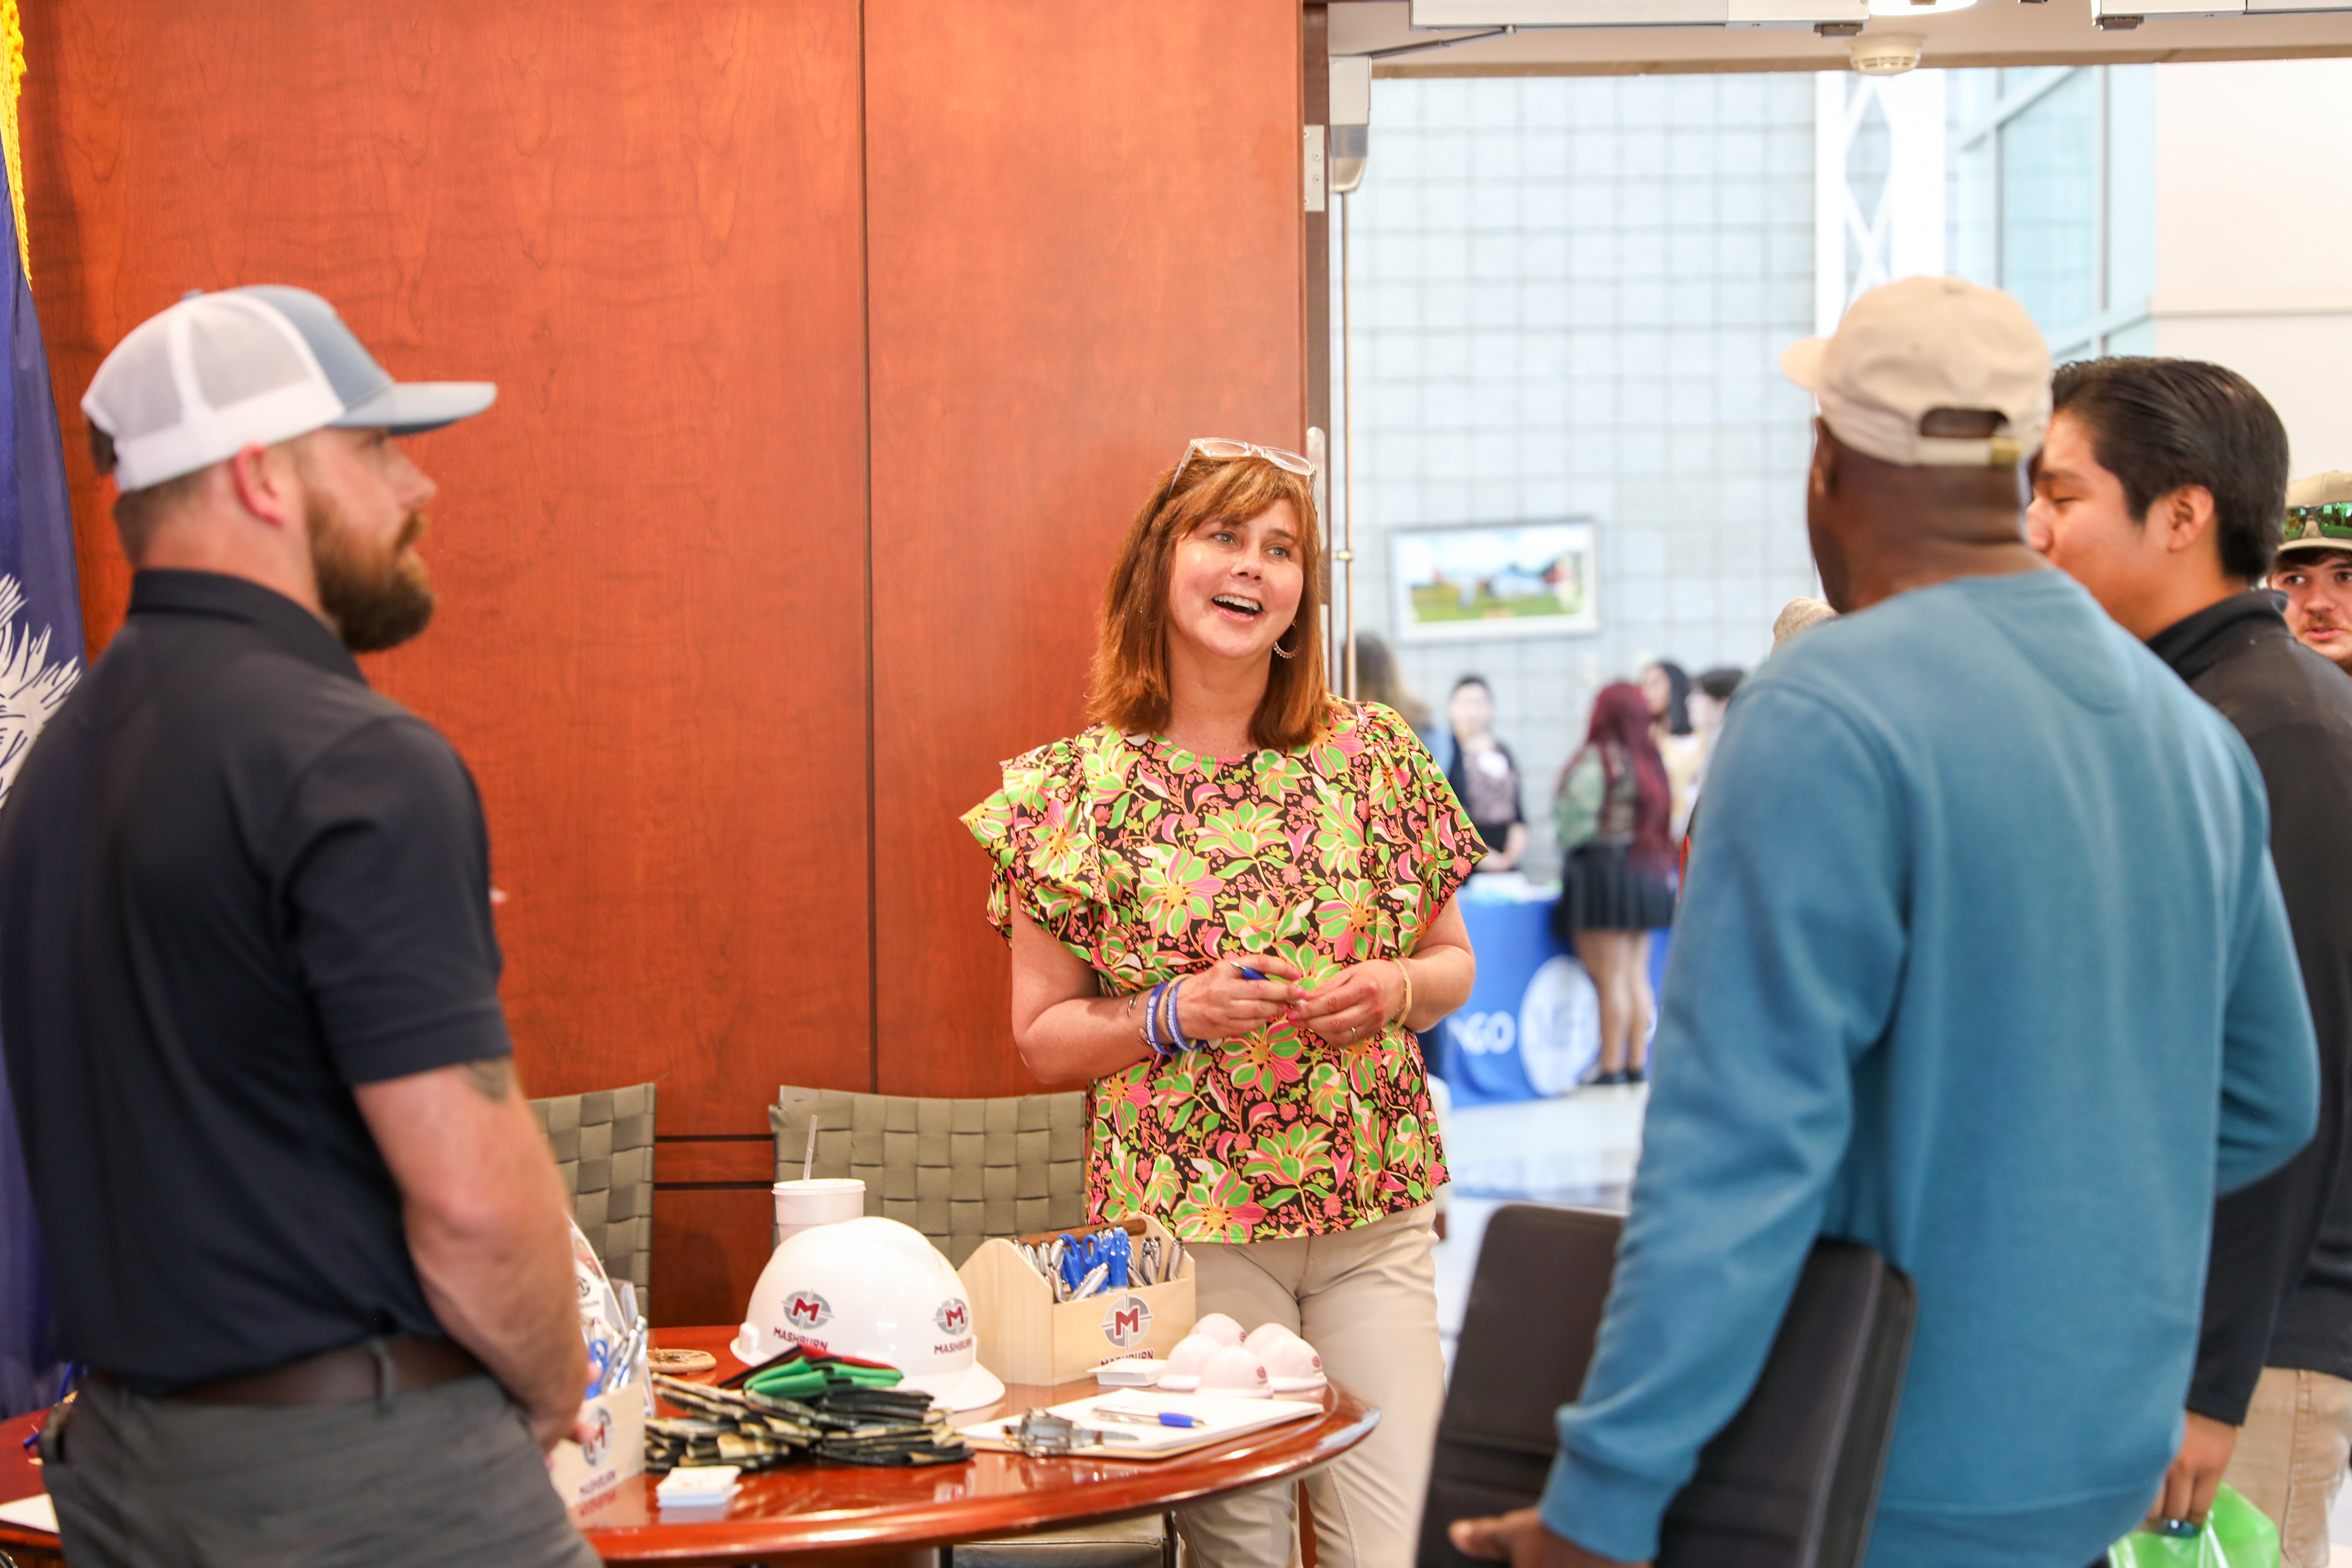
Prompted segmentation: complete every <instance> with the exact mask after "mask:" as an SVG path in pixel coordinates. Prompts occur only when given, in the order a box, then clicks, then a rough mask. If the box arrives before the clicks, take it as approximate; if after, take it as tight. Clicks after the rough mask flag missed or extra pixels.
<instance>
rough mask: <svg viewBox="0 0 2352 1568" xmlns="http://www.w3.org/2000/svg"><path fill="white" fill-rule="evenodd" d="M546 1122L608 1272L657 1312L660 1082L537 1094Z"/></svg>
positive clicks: (642, 1306) (568, 1188)
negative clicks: (544, 1095)
mask: <svg viewBox="0 0 2352 1568" xmlns="http://www.w3.org/2000/svg"><path fill="white" fill-rule="evenodd" d="M530 1108H531V1110H534V1111H536V1112H538V1114H539V1125H540V1130H541V1131H543V1132H545V1133H546V1134H547V1142H548V1147H549V1148H550V1149H551V1150H552V1151H554V1153H555V1164H556V1168H557V1169H558V1170H560V1171H562V1173H563V1187H564V1191H565V1192H567V1193H568V1194H571V1197H572V1218H573V1219H574V1220H576V1221H578V1222H579V1226H580V1230H581V1233H582V1234H583V1235H584V1236H585V1237H587V1238H588V1245H589V1246H591V1247H594V1248H595V1249H596V1256H597V1258H599V1259H600V1260H601V1261H602V1262H603V1263H604V1272H605V1273H607V1274H609V1275H611V1276H612V1277H613V1279H614V1280H616V1281H618V1280H622V1279H626V1280H627V1281H629V1283H630V1284H632V1285H634V1286H635V1288H636V1292H637V1310H638V1311H640V1312H642V1313H644V1314H645V1315H646V1321H652V1319H653V1307H652V1305H651V1302H652V1299H653V1298H652V1291H653V1282H654V1086H653V1085H652V1084H649V1083H640V1084H635V1085H632V1086H631V1087H629V1088H627V1089H602V1090H599V1091H598V1092H596V1093H594V1094H559V1095H556V1096H554V1097H553V1098H551V1099H548V1100H532V1101H531V1102H530Z"/></svg>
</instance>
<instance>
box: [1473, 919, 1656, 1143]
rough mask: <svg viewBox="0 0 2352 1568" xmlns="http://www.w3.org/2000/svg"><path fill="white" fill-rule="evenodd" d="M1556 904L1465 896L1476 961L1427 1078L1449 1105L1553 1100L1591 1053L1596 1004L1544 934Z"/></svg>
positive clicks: (1580, 975)
mask: <svg viewBox="0 0 2352 1568" xmlns="http://www.w3.org/2000/svg"><path fill="white" fill-rule="evenodd" d="M1557 903H1559V900H1558V899H1557V898H1529V899H1485V898H1479V897H1477V896H1475V890H1471V889H1465V892H1464V894H1463V896H1462V900H1461V905H1460V908H1461V910H1462V920H1463V923H1464V924H1465V925H1466V926H1468V927H1469V930H1470V945H1471V948H1472V950H1473V951H1475V952H1476V953H1477V955H1478V981H1477V984H1475V985H1474V986H1472V987H1471V990H1470V999H1469V1000H1468V1001H1467V1002H1465V1003H1464V1004H1463V1005H1462V1006H1461V1009H1460V1010H1459V1011H1457V1012H1456V1013H1455V1014H1454V1016H1452V1017H1450V1018H1448V1019H1446V1020H1445V1022H1444V1024H1443V1025H1442V1026H1440V1027H1441V1029H1442V1031H1443V1038H1442V1040H1441V1043H1440V1045H1439V1048H1438V1053H1437V1061H1436V1063H1435V1066H1436V1068H1437V1076H1438V1077H1440V1078H1442V1079H1444V1080H1445V1086H1446V1088H1447V1089H1450V1090H1452V1091H1453V1095H1454V1104H1456V1105H1492V1104H1496V1103H1497V1102H1500V1101H1503V1100H1538V1099H1541V1098H1543V1097H1545V1096H1547V1095H1553V1094H1563V1093H1566V1092H1567V1091H1568V1090H1569V1089H1572V1088H1574V1087H1575V1086H1576V1084H1577V1083H1578V1081H1579V1080H1580V1079H1582V1078H1583V1077H1584V1075H1585V1074H1586V1073H1587V1072H1588V1071H1590V1070H1591V1068H1592V1066H1593V1064H1594V1062H1595V1061H1597V1060H1598V1059H1599V1058H1600V1054H1601V1014H1600V1005H1599V1003H1598V1001H1597V999H1596V998H1595V997H1594V995H1593V992H1592V983H1591V981H1590V980H1588V979H1587V978H1585V974H1584V968H1583V966H1582V965H1581V964H1580V963H1577V962H1576V959H1575V957H1574V955H1573V954H1571V953H1569V952H1565V951H1563V950H1562V949H1561V947H1560V945H1559V942H1558V941H1556V940H1555V939H1554V938H1553V936H1552V934H1551V912H1552V909H1553V906H1554V905H1556V904H1557ZM1666 942H1667V933H1666V932H1664V931H1657V932H1654V933H1653V935H1652V939H1651V942H1650V976H1651V980H1652V982H1653V984H1654V983H1655V982H1656V981H1657V980H1658V979H1659V978H1660V977H1661V976H1662V975H1663V974H1664V972H1665V959H1666Z"/></svg>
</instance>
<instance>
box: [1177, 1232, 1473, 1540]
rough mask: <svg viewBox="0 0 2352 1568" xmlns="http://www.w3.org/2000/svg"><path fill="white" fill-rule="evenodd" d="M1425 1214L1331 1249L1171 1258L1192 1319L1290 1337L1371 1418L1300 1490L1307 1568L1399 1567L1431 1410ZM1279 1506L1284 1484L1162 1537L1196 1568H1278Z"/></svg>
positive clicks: (1411, 1528) (1430, 1274) (1336, 1240)
mask: <svg viewBox="0 0 2352 1568" xmlns="http://www.w3.org/2000/svg"><path fill="white" fill-rule="evenodd" d="M1431 1212H1432V1210H1431V1207H1430V1205H1422V1206H1421V1207H1419V1208H1415V1209H1408V1210H1405V1211H1404V1212H1402V1213H1400V1214H1392V1215H1389V1216H1388V1217H1387V1218H1386V1219H1382V1220H1379V1221H1376V1222H1375V1223H1373V1224H1371V1225H1368V1226H1361V1227H1360V1228H1359V1229H1356V1230H1351V1231H1346V1232H1343V1233H1341V1234H1339V1235H1338V1236H1316V1237H1302V1238H1300V1239H1297V1240H1293V1241H1254V1242H1247V1243H1244V1244H1242V1245H1238V1246H1228V1245H1221V1244H1216V1243H1210V1242H1201V1243H1197V1244H1196V1243H1187V1244H1186V1247H1185V1251H1186V1253H1187V1254H1188V1255H1189V1256H1190V1257H1191V1258H1192V1260H1193V1274H1194V1279H1195V1281H1196V1283H1195V1286H1194V1293H1195V1299H1196V1300H1197V1302H1198V1305H1199V1308H1200V1310H1201V1311H1202V1314H1203V1315H1205V1314H1207V1313H1210V1312H1223V1313H1224V1314H1226V1315H1227V1316H1228V1317H1231V1318H1233V1319H1234V1320H1235V1321H1238V1322H1239V1323H1240V1324H1241V1326H1242V1327H1243V1328H1244V1330H1250V1331H1255V1329H1256V1328H1257V1327H1258V1325H1259V1324H1261V1323H1280V1324H1282V1325H1283V1326H1284V1327H1286V1328H1288V1329H1293V1330H1296V1331H1297V1333H1298V1335H1299V1337H1301V1338H1302V1339H1304V1340H1306V1341H1307V1343H1309V1344H1311V1345H1313V1346H1314V1347H1315V1348H1316V1350H1317V1351H1318V1352H1320V1353H1321V1355H1322V1357H1323V1369H1324V1371H1325V1372H1327V1373H1329V1374H1330V1376H1331V1377H1332V1379H1333V1380H1334V1381H1335V1382H1337V1383H1338V1384H1339V1385H1340V1386H1341V1387H1343V1388H1345V1389H1347V1390H1348V1391H1349V1393H1351V1394H1355V1395H1356V1396H1357V1397H1358V1398H1360V1399H1361V1400H1363V1401H1364V1403H1366V1404H1367V1405H1375V1406H1377V1407H1378V1408H1379V1410H1380V1412H1381V1424H1380V1425H1379V1426H1377V1427H1375V1428H1373V1431H1372V1435H1371V1436H1370V1437H1367V1438H1365V1439H1364V1441H1363V1442H1362V1443H1360V1444H1359V1445H1357V1446H1356V1447H1354V1448H1352V1449H1350V1450H1349V1452H1348V1453H1347V1454H1345V1455H1343V1456H1341V1458H1339V1460H1338V1462H1336V1463H1335V1464H1333V1465H1331V1466H1330V1467H1329V1468H1326V1469H1323V1470H1319V1471H1318V1472H1316V1473H1315V1474H1314V1475H1311V1476H1309V1477H1307V1500H1308V1501H1309V1502H1310V1503H1311V1504H1312V1505H1313V1509H1314V1514H1315V1561H1316V1564H1317V1568H1410V1564H1411V1563H1412V1561H1413V1555H1414V1546H1415V1538H1416V1535H1417V1533H1418V1531H1420V1528H1421V1500H1422V1494H1423V1491H1425V1490H1426V1489H1427V1488H1428V1484H1429V1457H1430V1449H1431V1446H1432V1445H1433V1443H1434V1442H1435V1440H1436V1436H1437V1415H1438V1410H1439V1407H1440V1406H1441V1405H1443V1404H1444V1400H1445V1363H1444V1356H1443V1353H1442V1352H1440V1351H1439V1349H1438V1343H1437V1283H1436V1270H1435V1268H1434V1266H1433V1263H1432V1261H1431V1258H1430V1247H1431V1246H1432V1245H1433V1237H1432V1236H1431V1234H1430V1229H1429V1221H1430V1215H1431ZM1293 1497H1294V1493H1293V1491H1292V1485H1291V1483H1289V1482H1284V1483H1282V1484H1280V1485H1277V1486H1270V1487H1262V1488H1260V1489H1257V1490H1256V1491H1251V1492H1244V1493H1242V1494H1240V1495H1239V1496H1236V1497H1232V1498H1227V1499H1224V1500H1222V1501H1218V1502H1212V1503H1203V1504H1201V1505H1200V1506H1198V1507H1196V1508H1189V1509H1183V1510H1179V1512H1178V1513H1177V1515H1176V1523H1177V1527H1178V1529H1179V1530H1180V1531H1181V1532H1182V1534H1183V1537H1184V1540H1185V1542H1186V1544H1188V1545H1189V1546H1190V1547H1191V1548H1192V1553H1193V1557H1194V1560H1195V1561H1196V1562H1197V1563H1199V1564H1200V1565H1201V1568H1283V1565H1284V1564H1285V1563H1288V1562H1289V1561H1290V1547H1291V1531H1292V1523H1291V1515H1292V1511H1293V1507H1294V1504H1293Z"/></svg>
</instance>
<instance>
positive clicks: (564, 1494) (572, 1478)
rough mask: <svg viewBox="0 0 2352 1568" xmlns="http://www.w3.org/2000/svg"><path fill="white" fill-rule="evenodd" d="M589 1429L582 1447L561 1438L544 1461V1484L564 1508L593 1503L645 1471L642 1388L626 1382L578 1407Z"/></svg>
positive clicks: (644, 1415) (568, 1439)
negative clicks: (552, 1489) (547, 1482)
mask: <svg viewBox="0 0 2352 1568" xmlns="http://www.w3.org/2000/svg"><path fill="white" fill-rule="evenodd" d="M580 1419H582V1420H583V1421H585V1422H587V1423H588V1424H589V1425H590V1426H593V1427H594V1428H595V1431H596V1435H595V1436H593V1437H592V1438H590V1439H589V1440H588V1442H587V1443H586V1444H585V1445H584V1446H583V1445H582V1444H579V1443H575V1442H573V1441H572V1439H571V1438H569V1437H566V1438H564V1439H563V1441H562V1442H560V1443H558V1444H556V1445H555V1447H554V1450H553V1451H552V1452H551V1453H550V1454H549V1455H548V1457H547V1475H548V1479H550V1480H551V1481H553V1482H554V1483H555V1493H556V1495H557V1496H558V1497H560V1498H562V1500H563V1502H564V1506H565V1507H567V1508H577V1507H579V1506H580V1505H581V1504H582V1503H584V1502H593V1500H596V1499H597V1498H600V1497H603V1496H604V1494H605V1493H606V1492H608V1491H611V1490H612V1489H614V1487H617V1486H619V1485H620V1484H621V1483H622V1482H623V1481H624V1480H626V1479H628V1478H629V1477H631V1476H635V1475H641V1474H643V1473H644V1471H645V1468H646V1386H645V1384H642V1383H631V1384H626V1385H625V1386H623V1387H620V1388H616V1389H614V1390H613V1391H612V1392H611V1393H609V1394H598V1395H597V1396H596V1397H595V1398H593V1399H592V1400H589V1401H588V1402H587V1403H586V1404H584V1405H581V1407H580Z"/></svg>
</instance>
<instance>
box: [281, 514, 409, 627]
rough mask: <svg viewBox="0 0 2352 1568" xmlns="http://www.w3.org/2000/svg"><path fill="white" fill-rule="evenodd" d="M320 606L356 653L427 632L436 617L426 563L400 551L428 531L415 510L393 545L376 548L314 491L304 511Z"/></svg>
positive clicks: (402, 525)
mask: <svg viewBox="0 0 2352 1568" xmlns="http://www.w3.org/2000/svg"><path fill="white" fill-rule="evenodd" d="M303 521H304V523H305V524H306V525H307V527H308V529H309V531H310V567H311V570H312V571H313V572H314V573H316V574H317V575H318V580H319V607H320V609H321V610H323V611H325V612H326V616H327V619H328V621H329V622H330V623H331V624H332V626H334V628H335V634H336V636H338V637H341V638H342V642H343V646H344V647H347V648H349V649H351V650H352V652H353V653H381V652H383V650H384V649H385V648H388V647H399V646H400V645H401V644H402V643H404V642H406V641H407V640H408V639H409V638H411V637H415V635H416V634H417V633H419V632H421V631H423V630H424V629H425V624H426V623H427V622H429V621H431V620H432V619H433V584H432V580H431V578H430V577H429V576H428V575H427V574H426V573H425V563H424V561H423V560H422V559H421V558H419V557H417V556H415V555H409V556H406V557H404V556H403V555H402V553H401V552H403V551H404V550H406V549H407V548H408V547H409V546H410V545H412V544H414V543H415V542H417V541H418V540H419V539H421V538H423V537H424V535H425V514H424V513H422V512H415V511H412V512H410V513H409V514H408V517H407V519H406V521H404V522H403V523H402V524H401V528H400V535H399V537H398V538H396V539H395V540H394V541H393V542H392V544H391V546H390V547H389V548H387V549H383V550H373V549H371V548H370V547H369V546H368V545H367V544H366V543H364V542H362V541H361V539H360V538H359V536H358V535H357V534H355V533H353V532H352V530H351V529H350V528H349V527H348V526H346V525H345V523H344V522H343V520H342V517H341V513H340V512H339V511H338V510H337V509H336V507H335V505H334V503H333V502H332V501H331V500H328V498H327V497H326V496H324V495H321V494H320V492H319V491H318V490H316V489H312V490H311V491H310V498H309V502H308V504H307V505H306V507H305V508H304V510H303Z"/></svg>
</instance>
